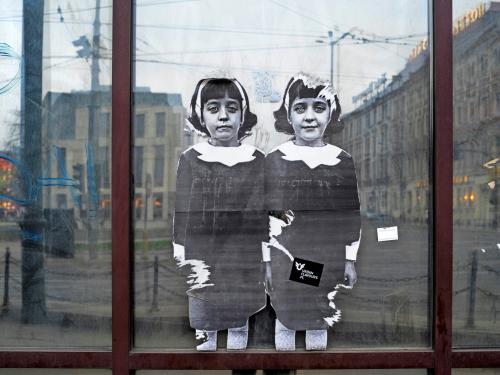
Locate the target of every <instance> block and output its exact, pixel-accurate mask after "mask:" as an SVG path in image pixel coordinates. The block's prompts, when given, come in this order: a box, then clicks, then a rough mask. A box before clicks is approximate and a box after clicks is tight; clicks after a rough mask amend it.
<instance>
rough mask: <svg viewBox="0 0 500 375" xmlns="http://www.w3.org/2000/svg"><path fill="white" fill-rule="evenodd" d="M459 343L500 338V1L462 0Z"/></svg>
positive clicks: (457, 151) (456, 220)
mask: <svg viewBox="0 0 500 375" xmlns="http://www.w3.org/2000/svg"><path fill="white" fill-rule="evenodd" d="M453 8H454V13H455V18H456V21H455V23H454V40H453V47H454V48H453V52H454V56H453V67H454V71H453V74H454V76H453V77H454V139H453V151H454V153H453V214H454V216H453V224H454V279H453V287H454V300H453V333H454V336H453V344H454V345H455V346H459V347H481V346H483V347H493V346H500V326H499V324H498V319H499V318H500V237H499V235H498V234H499V229H498V228H499V227H498V223H499V220H500V207H499V204H498V203H499V192H498V191H499V176H500V159H499V158H500V127H499V126H498V121H499V119H500V81H499V79H498V77H499V76H500V41H499V39H498V37H497V35H498V32H500V3H498V2H491V3H487V4H486V3H480V4H479V5H477V4H476V3H475V2H474V3H471V2H470V1H466V0H455V1H454V2H453Z"/></svg>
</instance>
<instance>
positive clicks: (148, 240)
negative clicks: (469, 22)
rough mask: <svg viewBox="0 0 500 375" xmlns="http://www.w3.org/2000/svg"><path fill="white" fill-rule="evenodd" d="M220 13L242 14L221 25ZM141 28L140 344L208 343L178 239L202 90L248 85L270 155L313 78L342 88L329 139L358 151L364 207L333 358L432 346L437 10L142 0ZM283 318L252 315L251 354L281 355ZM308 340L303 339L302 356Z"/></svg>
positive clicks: (255, 137)
mask: <svg viewBox="0 0 500 375" xmlns="http://www.w3.org/2000/svg"><path fill="white" fill-rule="evenodd" d="M214 4H216V6H215V7H214V6H213V5H214ZM220 9H224V10H225V12H230V14H231V16H227V17H222V18H221V17H220V14H219V10H220ZM387 19H394V20H397V22H387ZM136 22H137V23H136V25H135V31H136V34H135V36H136V40H135V48H136V49H135V57H134V59H135V74H136V76H135V82H136V87H135V89H134V106H135V107H134V111H135V116H134V132H133V134H134V149H133V152H134V154H133V159H134V160H133V172H134V181H135V197H134V211H135V212H134V215H133V216H134V218H135V227H134V229H135V252H134V255H135V268H134V273H135V275H134V276H135V279H134V282H135V298H134V301H135V324H134V328H135V338H134V343H135V346H136V347H140V348H152V347H155V348H175V349H193V350H194V348H195V346H196V341H195V337H194V331H193V329H192V328H191V327H190V323H189V319H188V303H187V301H188V299H187V296H186V290H187V289H188V287H189V285H187V284H186V276H188V275H189V270H187V269H181V270H180V271H179V270H178V269H177V266H176V263H175V261H174V259H173V248H172V236H171V233H172V219H173V217H172V216H173V212H174V205H175V201H176V184H175V180H176V171H177V161H178V160H179V157H180V155H181V153H182V152H184V151H185V150H187V149H188V148H189V147H191V146H192V145H195V144H197V143H200V142H206V138H204V137H203V136H201V135H200V134H198V133H196V132H193V131H190V129H189V127H188V126H186V121H185V120H186V117H187V113H188V111H189V107H190V105H191V97H192V94H193V87H194V86H195V85H196V82H198V81H199V80H200V79H202V78H209V77H228V78H231V77H235V78H237V79H238V81H240V82H241V84H242V85H243V86H244V87H245V89H246V90H247V92H248V96H249V102H250V104H251V108H252V112H254V113H255V114H256V115H257V117H258V123H257V126H256V127H255V128H253V129H252V134H251V135H250V136H248V137H247V138H245V139H244V141H243V143H244V144H247V145H251V146H255V147H257V148H259V149H260V150H262V151H263V152H264V153H269V152H270V151H272V150H273V149H274V148H275V147H276V146H278V145H280V144H282V143H283V142H285V141H287V140H289V139H290V137H291V136H289V135H286V134H282V133H278V132H276V130H275V128H274V117H273V112H274V111H276V110H277V109H278V108H279V106H280V104H281V101H282V98H283V94H284V89H285V87H286V85H287V82H288V81H289V80H290V78H291V77H292V75H293V74H294V73H297V72H300V71H303V72H306V73H310V74H312V75H314V76H318V77H320V78H322V79H330V80H331V81H332V82H333V86H334V88H335V90H336V92H337V93H338V95H339V98H340V103H341V106H342V115H341V121H342V123H343V129H342V130H340V131H339V132H337V133H336V134H333V135H331V136H330V137H329V139H327V141H328V143H331V144H334V145H337V146H338V147H341V148H342V149H344V150H346V151H347V152H348V153H349V154H351V156H352V158H353V160H354V163H355V168H356V172H357V181H358V190H359V200H360V205H361V227H362V239H361V245H360V247H359V254H358V259H357V261H356V271H357V275H358V282H357V284H356V285H355V287H354V289H352V290H350V291H348V293H339V295H338V296H337V297H336V298H337V300H338V303H339V306H342V307H343V308H342V321H341V323H339V324H337V325H336V326H335V327H334V328H333V329H330V330H329V331H328V349H334V348H339V347H370V346H371V347H374V346H377V347H379V346H387V347H401V346H404V347H426V346H428V345H429V343H430V341H429V332H430V331H429V320H428V314H429V308H430V295H429V242H428V234H429V227H428V221H427V218H428V214H429V211H430V209H431V207H430V206H429V204H430V203H429V199H428V195H429V185H430V184H429V178H428V172H429V171H428V164H429V153H430V152H429V144H430V132H429V128H430V126H429V111H430V110H429V87H430V82H429V51H428V46H427V42H426V38H427V34H428V9H427V4H426V3H425V2H413V3H409V2H407V1H395V2H391V3H390V5H389V4H383V5H381V4H377V6H374V4H373V2H370V1H361V2H356V4H355V5H354V4H352V2H349V1H337V2H335V7H334V8H332V5H331V2H329V1H317V2H315V3H314V9H312V8H310V7H308V5H306V4H304V3H301V2H298V1H291V2H290V1H288V2H286V3H285V2H282V1H273V2H255V3H254V2H243V1H236V2H234V1H231V2H229V1H219V2H217V3H212V2H181V3H168V4H159V3H151V2H149V1H147V0H140V1H137V2H136ZM166 40H168V41H169V43H165V41H166ZM262 199H264V197H262ZM388 227H389V228H392V229H386V230H385V231H384V230H381V231H377V229H382V228H388ZM332 230H333V229H332ZM378 232H380V237H378ZM384 233H385V234H386V238H385V239H389V240H387V241H384V238H382V236H383V235H384ZM263 281H264V280H263ZM332 287H333V286H332ZM337 300H336V302H335V303H337ZM297 303H300V301H297ZM275 318H276V316H275V313H274V311H273V309H272V308H271V306H270V305H269V304H268V305H267V306H266V308H265V309H263V310H262V311H260V312H258V313H257V314H256V315H254V316H253V317H251V318H250V322H249V325H250V330H249V341H248V348H274V347H275V340H274V339H275V337H274V334H275V331H274V330H275ZM225 335H226V333H225V332H223V331H222V332H220V334H219V339H218V342H219V347H220V348H225V347H226V340H227V339H226V336H225ZM304 336H305V335H304V332H303V331H299V332H298V334H297V336H296V347H297V349H299V350H300V349H303V348H305V344H304V343H305V337H304Z"/></svg>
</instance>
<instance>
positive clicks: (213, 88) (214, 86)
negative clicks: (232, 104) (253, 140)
mask: <svg viewBox="0 0 500 375" xmlns="http://www.w3.org/2000/svg"><path fill="white" fill-rule="evenodd" d="M204 81H206V79H202V80H200V81H199V82H198V84H197V85H196V89H195V90H194V94H193V97H192V98H191V113H190V114H189V117H188V121H189V122H190V123H191V125H193V127H194V128H195V129H196V130H198V131H200V132H202V133H204V134H206V135H208V136H210V133H209V132H208V130H207V128H206V127H205V126H203V125H202V124H201V121H202V120H203V118H201V119H200V118H199V117H198V114H197V113H196V99H197V98H198V92H199V90H200V86H201V84H202V83H203V82H204ZM240 87H241V91H242V92H243V95H244V96H245V102H246V108H243V105H242V102H243V98H242V97H241V93H240V90H238V87H237V86H236V83H235V82H234V80H232V79H229V78H210V79H208V82H207V83H206V84H205V86H204V87H203V88H202V91H201V95H200V102H201V103H200V104H201V108H200V114H201V116H202V117H203V107H204V106H205V103H206V102H207V101H208V100H210V99H221V98H224V97H225V96H226V94H227V96H228V97H230V98H233V99H236V100H238V101H239V102H240V108H241V110H242V114H241V115H242V124H241V126H240V128H239V129H238V140H242V139H243V138H245V137H247V136H249V135H250V134H251V132H250V130H251V129H252V128H253V127H254V126H255V125H257V116H256V115H255V114H253V113H252V112H250V103H249V102H248V94H247V92H246V90H245V88H244V87H243V86H242V85H241V84H240Z"/></svg>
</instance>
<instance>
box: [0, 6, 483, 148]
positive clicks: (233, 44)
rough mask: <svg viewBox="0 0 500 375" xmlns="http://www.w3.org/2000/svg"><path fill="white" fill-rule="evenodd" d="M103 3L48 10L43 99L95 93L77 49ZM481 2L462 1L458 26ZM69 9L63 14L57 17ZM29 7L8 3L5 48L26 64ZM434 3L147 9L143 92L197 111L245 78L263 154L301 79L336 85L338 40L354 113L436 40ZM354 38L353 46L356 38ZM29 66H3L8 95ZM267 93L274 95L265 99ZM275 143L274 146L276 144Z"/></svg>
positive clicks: (13, 96)
mask: <svg viewBox="0 0 500 375" xmlns="http://www.w3.org/2000/svg"><path fill="white" fill-rule="evenodd" d="M96 1H97V0H78V1H76V0H45V19H44V21H45V24H44V72H43V90H44V92H47V91H65V92H69V91H72V90H88V89H89V88H90V62H89V61H86V60H85V59H82V58H78V57H77V56H76V49H77V48H76V47H74V46H73V45H72V43H71V42H72V41H73V40H75V39H78V38H79V37H80V36H82V35H85V36H87V37H88V38H89V39H91V38H92V22H93V19H94V17H95V6H96ZM100 1H101V22H102V25H101V56H102V58H101V64H100V67H101V74H100V77H99V78H100V82H101V84H102V85H109V84H110V82H111V60H110V57H111V43H112V42H111V35H112V30H111V11H112V9H111V4H112V1H111V0H100ZM478 3H479V2H478V1H477V0H456V1H454V2H453V5H454V18H457V17H458V16H459V15H461V14H463V13H464V12H466V11H467V10H468V9H471V8H472V7H474V6H476V5H477V4H478ZM58 7H60V9H61V12H58V11H57V9H58ZM21 21H22V0H7V1H1V2H0V43H7V44H9V45H10V46H11V47H12V48H13V50H14V51H17V53H18V54H19V55H21V53H22V52H21V51H22V45H21V44H22V43H21V42H22V22H21ZM428 21H429V16H428V3H427V1H424V0H422V1H415V0H377V1H373V0H354V1H353V0H309V1H307V2H304V1H297V0H253V1H244V0H137V13H136V26H137V27H136V40H135V45H136V49H135V59H136V66H135V72H136V76H135V83H136V86H137V87H149V88H150V89H151V90H152V91H153V92H169V93H180V94H182V100H183V104H184V105H185V106H187V105H188V103H189V100H190V97H191V95H192V93H193V90H194V87H195V85H196V82H197V81H198V80H199V79H201V78H205V77H209V76H216V75H223V76H231V77H236V78H238V79H239V80H240V82H241V83H242V84H243V86H244V87H245V88H246V89H247V91H248V93H249V96H250V102H251V105H252V106H253V108H252V110H253V111H254V112H255V113H256V114H257V115H258V117H259V126H260V127H262V132H261V134H260V136H261V139H260V140H258V141H257V140H253V141H254V143H261V145H262V147H263V148H269V147H272V146H274V144H276V143H277V142H279V141H280V139H279V137H274V136H271V138H272V139H271V140H269V137H270V133H271V132H270V130H269V129H270V126H272V111H273V110H275V109H277V107H278V106H279V103H277V102H270V101H269V97H268V96H266V95H267V94H269V93H271V94H273V93H274V96H275V97H281V95H282V93H283V90H284V88H285V85H286V83H287V81H288V80H289V79H290V77H291V76H292V75H293V74H294V73H297V72H299V71H304V72H307V73H311V74H314V75H316V76H319V77H321V78H324V79H327V78H329V75H330V46H329V45H328V31H329V30H331V31H333V39H334V40H336V39H338V38H339V37H340V36H341V35H343V34H344V33H346V32H348V33H349V34H348V36H346V37H345V38H344V39H342V40H340V41H339V42H338V43H337V46H338V47H336V48H335V50H334V53H335V63H334V82H333V83H334V87H335V89H336V90H337V92H338V93H339V96H340V100H341V103H342V107H343V111H344V113H347V112H349V111H350V110H352V109H353V108H354V107H355V105H354V103H353V102H352V97H353V96H355V95H357V94H359V93H360V92H362V91H363V90H364V89H366V87H368V85H369V84H370V82H373V81H375V80H377V79H378V78H379V77H381V75H382V74H384V73H385V74H386V76H387V78H389V79H390V78H391V77H392V75H394V74H397V73H398V72H399V71H400V70H401V69H403V68H404V66H405V64H406V63H407V59H408V56H409V55H410V52H411V50H412V49H413V48H414V47H415V46H416V44H417V43H418V42H419V41H421V40H422V39H424V38H426V36H427V34H428ZM351 35H352V36H353V37H351ZM18 64H19V60H17V59H15V58H10V59H7V58H0V87H1V86H2V85H3V84H4V82H6V81H8V80H9V79H11V78H12V77H13V76H14V75H15V73H16V71H17V69H18ZM259 87H266V88H267V91H268V92H267V94H266V95H264V96H263V95H262V91H259V92H257V88H259ZM0 108H1V111H0V147H1V146H2V145H3V144H4V143H5V141H6V140H7V139H8V128H9V124H10V123H12V122H13V121H15V119H16V116H15V113H16V111H19V108H20V82H17V84H16V85H15V86H14V87H13V88H12V89H11V90H10V91H8V92H6V93H3V94H0ZM266 139H267V140H266Z"/></svg>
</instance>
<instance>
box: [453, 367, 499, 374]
mask: <svg viewBox="0 0 500 375" xmlns="http://www.w3.org/2000/svg"><path fill="white" fill-rule="evenodd" d="M451 373H452V374H453V375H498V374H500V369H494V368H493V369H492V368H456V369H453V370H452V371H451Z"/></svg>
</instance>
